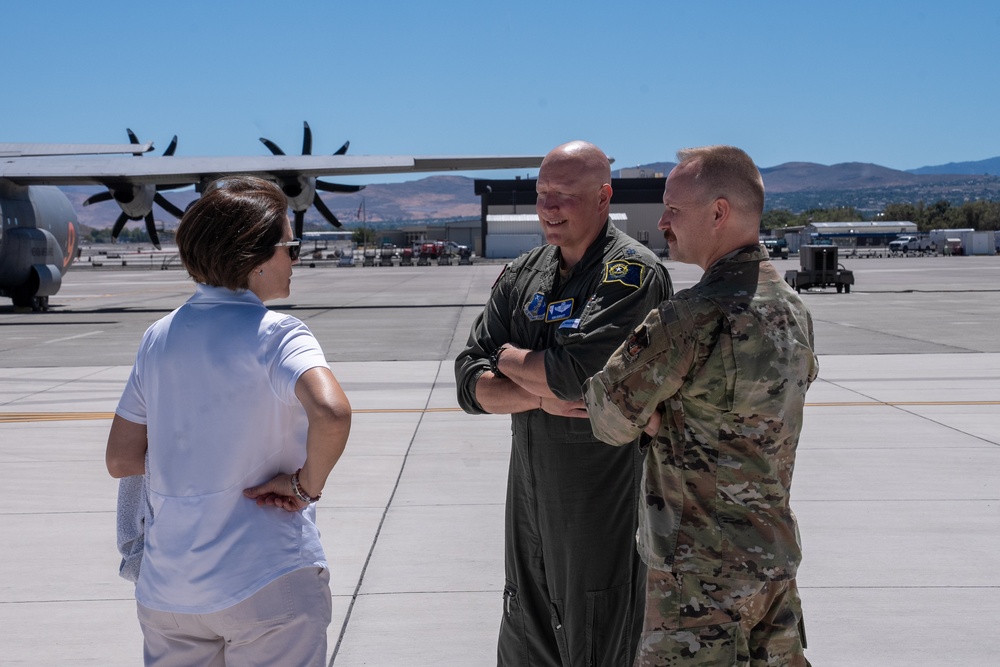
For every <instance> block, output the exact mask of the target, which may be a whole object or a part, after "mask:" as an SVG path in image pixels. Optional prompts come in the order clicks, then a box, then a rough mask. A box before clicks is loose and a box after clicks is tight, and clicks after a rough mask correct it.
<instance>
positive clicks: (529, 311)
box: [524, 292, 545, 322]
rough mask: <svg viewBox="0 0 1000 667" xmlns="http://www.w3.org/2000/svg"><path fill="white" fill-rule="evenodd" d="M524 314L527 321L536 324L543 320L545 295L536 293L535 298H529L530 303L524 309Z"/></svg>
mask: <svg viewBox="0 0 1000 667" xmlns="http://www.w3.org/2000/svg"><path fill="white" fill-rule="evenodd" d="M524 314H525V315H527V316H528V319H529V320H531V321H532V322H537V321H538V320H541V319H544V318H545V295H544V294H542V293H541V292H536V293H535V296H533V297H531V301H529V302H528V304H527V305H526V306H525V307H524Z"/></svg>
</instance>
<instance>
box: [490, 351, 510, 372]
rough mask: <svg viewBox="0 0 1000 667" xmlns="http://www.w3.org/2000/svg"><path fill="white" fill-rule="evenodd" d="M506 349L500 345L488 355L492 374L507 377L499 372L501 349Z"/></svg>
mask: <svg viewBox="0 0 1000 667" xmlns="http://www.w3.org/2000/svg"><path fill="white" fill-rule="evenodd" d="M506 349H507V348H506V347H504V346H503V345H501V346H500V347H498V348H497V349H495V350H493V354H491V355H490V370H491V371H493V375H495V376H496V377H498V378H502V377H507V376H506V375H504V374H503V373H501V372H500V355H501V354H503V351H504V350H506Z"/></svg>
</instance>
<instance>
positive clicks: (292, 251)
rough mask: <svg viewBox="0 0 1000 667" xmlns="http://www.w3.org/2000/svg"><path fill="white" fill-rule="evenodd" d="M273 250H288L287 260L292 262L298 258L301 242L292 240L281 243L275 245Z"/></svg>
mask: <svg viewBox="0 0 1000 667" xmlns="http://www.w3.org/2000/svg"><path fill="white" fill-rule="evenodd" d="M274 247H275V248H288V258H289V259H291V260H292V261H293V262H294V261H295V260H297V259H298V258H299V251H300V250H301V249H302V241H301V240H300V239H292V240H291V241H282V242H281V243H275V244H274Z"/></svg>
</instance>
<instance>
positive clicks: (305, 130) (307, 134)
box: [302, 121, 313, 155]
mask: <svg viewBox="0 0 1000 667" xmlns="http://www.w3.org/2000/svg"><path fill="white" fill-rule="evenodd" d="M312 152H313V133H312V130H311V129H309V123H307V122H305V121H302V154H303V155H312Z"/></svg>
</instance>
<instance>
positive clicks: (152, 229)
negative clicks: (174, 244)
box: [146, 211, 162, 250]
mask: <svg viewBox="0 0 1000 667" xmlns="http://www.w3.org/2000/svg"><path fill="white" fill-rule="evenodd" d="M146 232H148V233H149V240H150V241H152V242H153V245H154V246H155V247H156V249H157V250H162V248H160V235H159V234H157V233H156V220H154V219H153V212H152V211H150V212H149V213H147V214H146Z"/></svg>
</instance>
